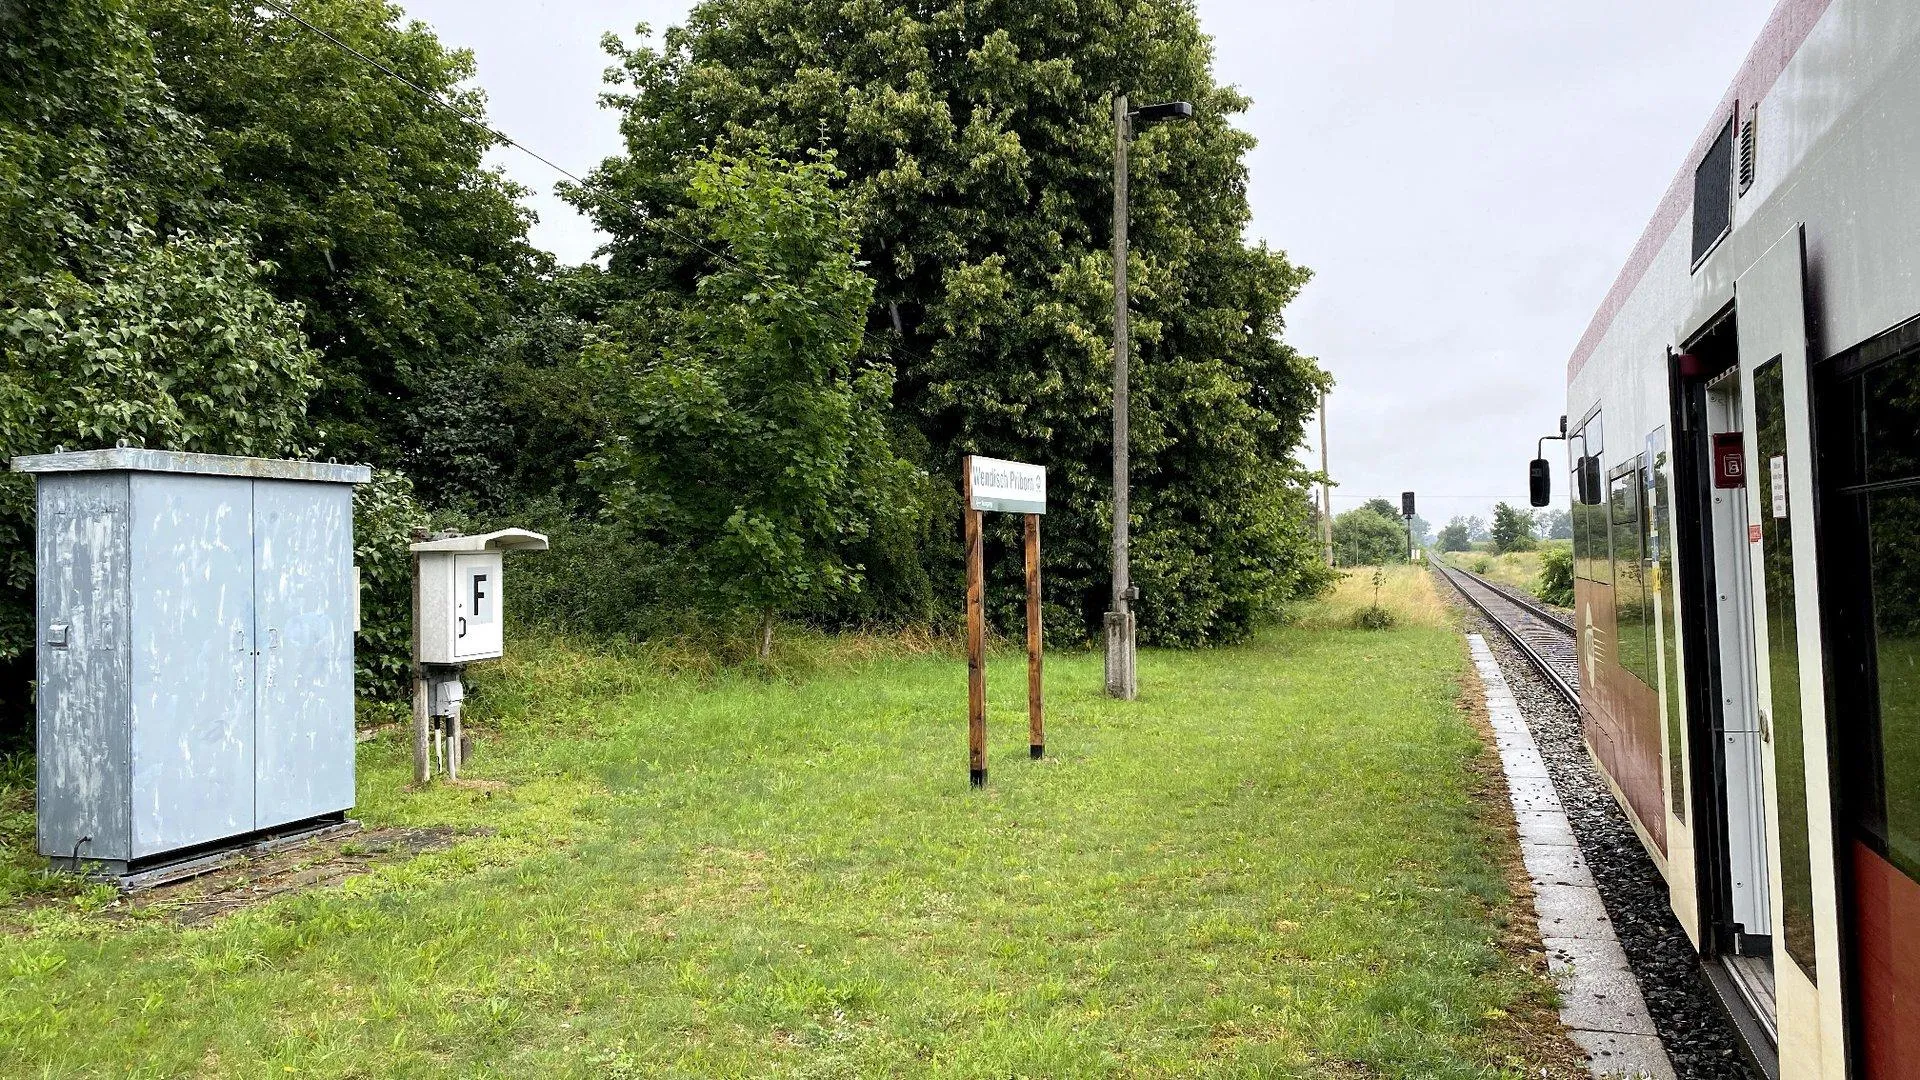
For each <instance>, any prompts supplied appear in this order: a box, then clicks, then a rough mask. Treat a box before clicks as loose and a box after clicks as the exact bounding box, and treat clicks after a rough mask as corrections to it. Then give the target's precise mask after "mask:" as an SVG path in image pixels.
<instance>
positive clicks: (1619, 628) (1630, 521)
mask: <svg viewBox="0 0 1920 1080" xmlns="http://www.w3.org/2000/svg"><path fill="white" fill-rule="evenodd" d="M1642 460H1643V459H1641V458H1638V457H1636V458H1634V459H1633V461H1631V462H1628V463H1627V465H1626V466H1625V467H1624V468H1622V469H1620V470H1619V471H1618V472H1617V473H1615V474H1614V477H1613V483H1612V486H1611V487H1610V488H1609V490H1608V494H1607V507H1606V509H1607V524H1608V525H1609V526H1610V527H1609V529H1608V530H1607V531H1608V534H1609V535H1610V536H1611V537H1612V540H1613V613H1614V614H1613V623H1614V641H1615V645H1614V649H1615V653H1616V655H1617V656H1618V657H1619V659H1620V666H1621V667H1622V668H1624V669H1626V670H1627V671H1628V672H1631V673H1632V674H1633V676H1634V678H1637V679H1639V680H1640V681H1641V682H1643V683H1646V684H1647V685H1648V686H1652V685H1653V674H1652V672H1653V651H1652V650H1651V649H1649V648H1648V647H1647V637H1648V634H1647V631H1648V629H1649V623H1650V622H1651V620H1649V619H1648V618H1647V614H1648V607H1647V588H1646V570H1645V563H1644V561H1643V560H1644V558H1645V551H1646V544H1645V541H1644V536H1645V532H1646V525H1645V523H1644V520H1643V515H1642V514H1641V513H1640V489H1641V486H1642V481H1641V479H1640V467H1641V466H1640V463H1641V461H1642Z"/></svg>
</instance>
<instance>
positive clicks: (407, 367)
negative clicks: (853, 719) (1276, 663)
mask: <svg viewBox="0 0 1920 1080" xmlns="http://www.w3.org/2000/svg"><path fill="white" fill-rule="evenodd" d="M292 6H293V7H294V8H295V10H297V11H298V12H299V13H300V14H301V15H302V16H303V17H305V18H306V19H308V20H310V21H311V22H313V23H314V24H316V25H318V26H321V27H324V28H326V29H327V30H328V31H329V32H331V33H333V34H335V35H337V36H338V37H339V38H340V39H341V40H342V41H343V42H344V43H345V44H347V45H348V46H351V47H352V48H353V49H355V50H358V51H359V52H362V53H364V54H366V55H367V56H369V57H372V58H374V59H376V60H377V61H378V62H379V63H381V64H383V65H385V66H387V67H389V68H391V69H392V70H393V71H394V72H396V73H398V74H399V75H400V76H402V77H404V78H405V79H406V80H407V81H409V82H411V83H413V84H415V85H417V86H419V87H422V88H424V89H426V90H427V91H429V92H431V93H433V94H435V95H438V96H440V97H441V98H443V99H444V100H445V101H447V102H450V103H452V104H453V105H454V106H455V107H456V108H457V109H458V110H459V112H458V113H457V112H455V111H452V110H449V109H444V108H439V107H435V106H434V105H432V104H431V103H429V102H428V101H426V100H425V99H423V98H422V97H421V96H420V94H419V93H418V92H416V91H415V90H413V89H411V88H410V87H408V86H406V85H404V84H402V83H401V82H399V81H397V80H396V79H394V78H392V77H390V76H388V75H386V74H385V73H383V72H381V71H378V70H376V69H375V68H373V67H370V66H368V65H367V64H365V63H363V62H361V61H360V60H358V59H356V58H354V57H352V56H350V55H348V54H346V53H345V52H343V51H341V50H340V49H338V48H336V47H335V46H333V45H332V44H331V43H329V42H328V41H326V40H325V39H324V38H322V37H320V36H318V35H317V34H315V33H313V32H311V31H310V30H308V29H306V28H304V27H302V26H301V25H299V24H298V23H297V22H295V21H294V20H291V19H288V18H286V17H284V16H282V15H279V14H277V13H275V12H274V11H272V10H271V9H269V8H267V7H263V6H260V5H256V4H253V3H250V2H241V0H216V2H213V3H207V2H204V0H0V40H4V41H6V42H7V43H8V44H7V48H8V50H9V62H8V63H7V64H6V65H4V66H0V161H4V162H6V163H8V164H7V166H6V167H5V168H0V456H5V457H12V456H14V455H17V454H25V453H42V452H47V451H51V450H53V449H54V448H55V447H57V446H66V447H68V448H82V447H92V446H111V445H114V444H115V442H117V441H119V440H127V441H128V442H129V443H131V444H135V445H143V446H149V447H158V448H170V449H180V450H193V451H205V452H214V453H238V454H256V455H265V456H300V457H314V458H328V457H332V458H338V459H340V460H346V461H355V462H364V463H367V464H370V465H372V466H374V468H375V471H376V480H375V482H374V483H373V484H371V485H368V486H367V487H365V488H363V489H362V490H361V491H360V493H359V494H358V496H357V497H356V525H357V536H356V545H357V547H358V549H359V550H358V551H357V557H358V559H359V561H360V562H361V564H362V566H363V569H364V570H365V571H366V578H367V581H368V590H369V591H368V595H367V597H366V608H367V617H366V620H365V626H366V628H365V629H364V630H363V633H362V639H361V642H360V654H361V656H360V663H361V681H362V684H363V688H364V689H366V690H369V691H373V692H390V691H393V690H394V689H396V688H398V687H399V686H400V685H401V683H402V680H403V677H404V672H405V665H406V655H405V651H406V643H407V640H408V634H407V630H406V619H407V611H406V606H407V584H406V583H407V574H408V573H409V570H408V561H407V558H406V554H405V541H406V540H407V538H408V537H409V536H410V535H411V534H412V533H413V532H414V531H415V530H417V529H419V528H423V527H426V526H427V525H429V524H432V525H435V526H457V527H466V528H481V527H491V526H493V525H498V524H508V523H511V524H515V525H524V526H528V527H532V528H538V529H542V530H543V531H547V532H549V533H551V534H553V536H554V539H555V549H554V551H552V552H550V553H549V554H548V555H544V556H542V557H541V558H539V559H527V560H521V561H520V563H519V564H517V565H516V568H515V575H516V582H518V583H519V584H518V585H517V587H516V598H517V599H518V600H519V601H520V608H519V615H520V616H521V617H525V618H531V619H536V620H542V621H546V622H549V623H552V624H554V625H559V626H564V627H566V628H569V629H573V630H578V631H584V632H591V633H600V634H609V635H616V636H627V637H645V636H648V635H651V634H659V633H667V632H674V631H675V630H677V629H681V628H684V627H686V626H688V625H690V624H692V623H695V622H698V623H700V624H703V625H710V626H723V627H724V626H743V627H744V626H751V627H755V628H763V629H764V630H766V631H770V630H771V628H772V625H773V620H776V619H793V620H802V621H806V622H809V623H812V624H815V625H819V626H822V627H827V628H839V627H856V626H876V625H902V624H910V623H939V622H941V621H942V620H948V619H951V617H952V616H953V615H954V613H955V612H957V611H958V609H959V600H960V595H961V589H960V581H961V573H962V570H961V564H960V550H959V544H958V541H957V536H958V529H959V510H960V506H959V491H958V468H959V460H960V458H961V457H962V456H964V455H966V454H971V453H980V454H990V455H993V456H998V457H1008V458H1015V459H1019V460H1027V461H1034V462H1038V463H1040V464H1044V465H1046V466H1048V468H1049V470H1050V475H1049V487H1050V489H1051V494H1052V498H1051V499H1050V504H1049V510H1050V514H1049V516H1048V518H1047V522H1046V553H1047V563H1046V576H1045V582H1046V597H1045V599H1046V605H1047V617H1048V622H1049V628H1050V630H1051V631H1052V632H1054V633H1055V634H1056V636H1058V637H1062V638H1066V639H1074V638H1081V637H1084V636H1086V635H1089V634H1091V633H1092V632H1093V631H1094V630H1095V629H1096V628H1097V627H1098V625H1099V619H1100V615H1101V613H1102V612H1103V611H1104V610H1105V607H1106V604H1107V599H1106V591H1107V536H1108V532H1109V529H1110V516H1109V515H1110V492H1109V489H1108V480H1107V477H1108V464H1107V463H1108V454H1109V451H1110V432H1109V428H1108V424H1109V412H1108V408H1109V393H1110V380H1111V364H1112V355H1111V348H1110V338H1109V326H1110V323H1109V320H1110V318H1111V303H1112V293H1111V284H1110V282H1111V277H1112V269H1113V268H1112V265H1111V258H1110V256H1109V254H1108V249H1109V244H1110V237H1111V220H1110V218H1111V199H1112V181H1111V172H1110V168H1111V164H1110V163H1111V148H1112V137H1113V136H1112V121H1111V113H1110V105H1109V102H1110V96H1111V94H1112V93H1113V92H1114V91H1115V90H1116V89H1124V90H1126V91H1128V92H1130V93H1133V94H1135V95H1136V97H1140V98H1164V99H1185V100H1190V101H1192V102H1193V103H1194V104H1195V107H1196V119H1195V121H1194V122H1192V123H1188V124H1183V125H1171V126H1166V127H1161V128H1155V129H1152V130H1150V131H1147V132H1144V133H1142V134H1141V136H1140V137H1139V138H1138V140H1137V141H1136V142H1135V144H1134V146H1133V151H1132V177H1133V184H1132V187H1133V211H1132V220H1131V228H1132V257H1131V263H1130V267H1129V274H1130V277H1131V279H1132V281H1133V282H1134V290H1133V318H1134V324H1133V325H1134V330H1133V334H1134V337H1133V346H1134V350H1135V357H1136V359H1135V364H1134V377H1133V379H1134V381H1133V442H1132V454H1133V484H1134V487H1133V514H1134V520H1133V535H1134V539H1133V559H1134V563H1133V567H1134V578H1135V580H1136V581H1137V582H1138V583H1139V584H1140V586H1141V589H1142V592H1143V594H1144V599H1143V601H1142V603H1141V605H1140V613H1141V633H1142V635H1143V638H1144V639H1145V640H1147V641H1149V642H1156V643H1164V644H1173V645H1201V644H1207V643H1212V642H1225V641H1233V640H1237V639H1239V638H1241V637H1244V636H1245V635H1246V634H1247V633H1248V632H1249V631H1250V629H1251V628H1252V627H1253V626H1254V625H1255V623H1256V622H1257V621H1258V620H1259V619H1260V618H1262V617H1264V616H1266V615H1268V614H1270V613H1272V612H1275V611H1276V610H1278V609H1279V608H1280V607H1281V606H1282V605H1284V604H1285V603H1286V602H1288V601H1290V600H1292V599H1295V598H1297V597H1300V596H1303V595H1306V594H1309V593H1311V592H1313V591H1315V590H1316V589H1318V588H1320V587H1321V586H1322V585H1323V583H1324V581H1325V571H1324V569H1323V568H1322V567H1320V565H1319V559H1318V551H1317V544H1316V541H1315V539H1314V537H1313V535H1312V532H1311V529H1310V503H1309V498H1308V495H1307V483H1308V481H1309V480H1311V479H1312V478H1313V477H1312V474H1310V473H1308V472H1307V471H1306V470H1305V469H1304V467H1303V466H1301V465H1299V464H1298V463H1297V462H1296V461H1295V460H1294V458H1293V453H1292V451H1293V449H1294V448H1295V447H1296V446H1297V445H1298V444H1299V443H1300V441H1301V438H1302V433H1303V431H1302V429H1303V424H1304V421H1305V420H1306V418H1307V417H1308V416H1309V415H1310V413H1311V411H1312V409H1313V408H1314V406H1315V402H1316V398H1317V396H1318V394H1319V393H1321V392H1322V391H1323V390H1325V389H1326V388H1327V387H1328V386H1329V385H1330V380H1329V379H1328V377H1327V376H1326V374H1325V373H1324V372H1323V371H1321V370H1320V368H1319V366H1318V364H1317V363H1316V362H1315V361H1314V360H1313V359H1312V358H1311V357H1307V356H1303V355H1301V354H1300V353H1299V352H1298V351H1296V350H1295V349H1293V348H1292V347H1291V346H1289V345H1288V344H1286V342H1285V339H1284V330H1285V321H1284V311H1285V308H1286V307H1287V305H1288V304H1289V303H1290V302H1291V301H1292V300H1293V299H1294V297H1295V296H1296V295H1297V294H1298V292H1299V290H1300V288H1301V287H1302V286H1303V285H1304V284H1305V282H1306V280H1307V277H1308V273H1307V271H1306V270H1305V269H1304V268H1301V267H1298V266H1296V265H1295V264H1293V263H1292V262H1290V261H1289V260H1288V259H1287V257H1286V256H1285V255H1284V253H1282V252H1279V251H1276V250H1272V249H1270V248H1268V247H1266V246H1265V245H1264V244H1258V243H1252V244H1250V243H1248V242H1247V241H1246V240H1245V239H1244V238H1243V235H1244V230H1245V228H1246V225H1247V222H1248V220H1249V216H1250V214H1249V208H1248V203H1247V198H1246V181H1247V171H1246V164H1245V158H1246V154H1247V152H1248V151H1249V150H1250V149H1251V147H1252V145H1253V143H1252V139H1251V138H1250V137H1249V136H1248V135H1247V134H1246V133H1245V132H1243V131H1241V130H1239V129H1238V128H1236V127H1234V126H1233V123H1232V121H1233V118H1234V117H1235V116H1236V115H1238V114H1239V113H1242V112H1244V111H1245V110H1246V109H1247V108H1248V107H1249V105H1250V102H1249V101H1248V100H1247V99H1246V98H1245V97H1244V96H1242V95H1240V94H1239V93H1238V92H1237V91H1235V90H1232V89H1231V88H1227V87H1222V86H1219V85H1217V84H1216V83H1215V82H1214V80H1213V76H1212V72H1211V43H1210V41H1209V40H1208V38H1207V36H1206V35H1205V34H1204V33H1203V32H1202V31H1201V29H1200V26H1199V23H1198V19H1197V16H1196V15H1195V13H1194V11H1193V9H1192V6H1191V4H1189V3H1186V2H1183V0H1104V2H1103V0H1091V2H1087V0H1073V2H1069V0H1038V2H1035V3H1032V4H1024V5H1003V6H999V7H995V8H991V9H988V8H985V7H958V6H955V7H949V8H941V9H938V10H932V11H928V12H926V13H919V12H917V11H910V10H907V9H904V8H888V9H883V8H879V7H871V6H865V7H863V6H853V7H846V6H834V5H817V4H808V3H804V2H801V0H704V2H702V3H699V4H697V5H696V6H695V7H694V8H693V10H692V12H691V13H690V14H689V16H688V18H687V21H686V23H685V25H683V26H679V27H674V28H672V29H670V30H668V31H667V32H666V34H665V35H664V37H663V39H662V40H661V43H660V44H659V45H658V46H657V47H651V46H631V45H628V44H626V43H624V41H623V39H621V38H619V37H617V36H614V35H609V36H608V37H607V39H606V41H605V44H606V46H607V48H608V51H609V53H610V56H611V60H612V63H613V68H612V70H611V72H610V78H611V79H612V80H614V81H613V84H612V86H611V88H610V90H609V92H608V93H607V94H606V95H605V96H604V99H603V100H604V103H605V104H606V105H607V106H608V107H610V108H613V109H615V110H616V111H618V112H619V113H620V115H621V120H622V132H623V135H624V138H625V149H624V152H623V153H622V154H620V155H619V156H616V157H614V158H610V159H608V160H607V161H605V162H603V163H601V164H600V165H599V167H598V168H596V169H594V170H593V171H592V172H591V174H590V175H589V176H588V177H587V179H586V182H585V183H583V184H575V185H568V186H567V187H566V188H565V190H564V194H565V196H566V197H567V198H568V199H569V200H571V201H572V202H573V203H574V205H576V206H577V207H579V208H580V209H581V210H582V211H583V212H584V213H586V214H587V215H588V216H589V217H590V218H591V219H592V220H593V221H594V223H595V224H596V225H598V226H599V227H600V228H601V229H602V230H603V231H604V232H605V233H606V235H607V236H608V238H609V240H608V243H607V246H606V248H605V251H604V253H603V254H604V260H603V262H593V263H588V264H584V265H578V266H566V265H560V264H558V263H557V262H556V261H555V260H554V259H553V258H552V257H551V256H549V255H547V254H546V253H544V252H542V251H540V250H538V249H536V248H535V247H533V246H532V245H531V244H530V243H529V241H528V238H527V235H528V234H527V230H528V227H529V225H530V223H531V220H532V218H531V214H530V212H529V211H528V210H527V209H526V207H525V205H524V203H523V200H522V197H523V196H524V195H525V194H526V192H525V191H524V190H522V189H521V188H519V187H517V186H516V185H515V184H513V183H512V182H511V181H509V180H507V179H506V178H505V177H504V176H503V175H501V174H500V173H499V172H498V171H497V170H495V169H491V168H488V167H487V166H486V165H485V164H484V159H485V155H486V154H487V153H488V152H489V151H490V150H492V149H494V148H495V147H497V146H499V145H500V136H499V135H498V134H497V133H496V132H494V131H493V130H492V129H490V128H489V127H487V126H486V125H485V124H484V122H476V120H475V119H474V118H480V119H481V120H482V121H483V118H484V116H485V98H484V95H483V94H482V93H481V92H480V91H479V90H477V89H475V88H474V87H473V80H474V76H475V69H474V64H473V59H472V57H471V55H470V54H469V53H467V52H465V51H463V50H459V49H453V48H449V47H447V46H446V45H445V44H444V43H442V42H441V41H440V40H439V39H438V38H437V37H436V36H435V35H434V33H433V32H432V30H431V29H430V28H428V27H426V26H425V25H423V24H420V23H418V22H412V21H408V20H407V19H406V18H405V17H404V15H403V13H402V12H401V10H400V9H399V8H398V7H397V6H395V5H393V4H389V3H383V2H380V0H296V2H295V3H293V5H292ZM638 36H639V38H640V39H642V40H644V39H645V38H646V37H647V34H646V32H645V28H641V29H640V32H639V34H638ZM461 113H464V114H465V115H464V116H463V115H460V114H461ZM31 501H32V500H31V484H30V483H29V482H28V481H27V479H26V478H24V477H20V476H15V475H11V474H7V475H0V545H4V562H3V563H0V663H4V664H7V665H9V667H8V669H7V672H8V673H7V674H5V676H4V678H0V703H4V705H5V706H6V707H7V708H8V709H9V710H10V711H14V712H16V713H18V712H20V711H23V710H24V707H25V701H26V694H27V684H26V680H27V679H29V678H30V674H31V673H30V664H29V663H28V659H29V657H30V650H31V647H32V619H33V613H32V585H33V580H32V574H33V566H32V559H33V554H32V543H31V537H32V535H33V522H32V505H31ZM988 540H989V557H990V565H991V567H992V571H991V573H992V575H993V577H994V579H995V583H996V584H998V585H1003V586H1005V587H1004V588H999V589H997V590H994V591H993V592H991V593H990V595H996V594H997V596H998V597H999V599H997V600H996V601H995V603H996V605H997V606H995V607H994V608H992V609H991V610H990V615H991V616H997V617H1001V618H1007V619H1011V618H1015V617H1016V614H1015V612H1014V607H1015V605H1016V603H1017V592H1018V590H1017V589H1016V588H1014V585H1015V583H1016V581H1017V578H1018V574H1019V568H1018V565H1017V559H1012V558H1003V557H1000V556H1002V555H1005V554H1007V553H1009V552H1012V551H1015V550H1017V545H1018V539H1017V533H1016V531H1015V528H1014V524H1013V523H1011V522H1007V521H994V522H992V523H991V527H990V529H989V532H988Z"/></svg>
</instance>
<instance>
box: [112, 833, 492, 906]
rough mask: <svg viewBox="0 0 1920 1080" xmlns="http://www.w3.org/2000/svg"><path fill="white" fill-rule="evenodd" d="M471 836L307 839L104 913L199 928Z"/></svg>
mask: <svg viewBox="0 0 1920 1080" xmlns="http://www.w3.org/2000/svg"><path fill="white" fill-rule="evenodd" d="M468 835H473V833H472V831H471V830H460V829H454V828H449V827H446V826H434V827H430V828H418V829H399V828H388V829H367V830H362V831H359V832H352V833H346V834H343V835H339V836H329V837H324V838H321V839H315V840H308V841H306V842H305V843H300V844H293V845H291V846H288V847H284V848H279V849H277V850H274V851H270V852H265V853H262V854H259V855H253V856H247V857H244V858H239V859H236V860H234V861H233V862H231V863H228V864H227V865H225V866H222V867H221V868H220V869H218V870H214V871H211V872H209V873H206V874H202V875H200V876H199V877H195V878H189V879H187V880H185V881H180V882H175V883H174V884H171V885H162V886H158V887H156V888H152V889H146V890H143V891H141V892H136V893H130V894H128V895H126V896H123V897H121V898H120V899H119V900H116V901H114V902H113V903H112V904H110V905H109V906H108V907H107V909H106V911H105V914H108V915H110V916H111V915H113V914H120V915H124V916H131V915H133V914H134V913H136V912H137V913H140V914H141V915H143V916H146V917H149V918H151V917H152V916H154V915H161V916H164V917H165V918H167V919H168V920H169V921H171V922H173V923H175V924H177V925H180V926H199V925H201V924H203V923H207V922H210V921H212V920H214V919H217V918H220V917H221V916H223V915H228V914H231V913H232V912H235V911H239V910H241V909H243V908H246V907H249V906H251V905H254V904H258V903H262V902H264V901H267V900H272V899H273V898H275V897H278V896H286V895H289V894H291V893H299V892H305V891H307V890H309V889H324V888H327V887H329V886H332V885H338V884H339V883H340V882H342V881H345V880H346V879H347V878H350V877H352V876H353V875H355V874H363V873H366V872H367V871H368V870H369V869H371V868H373V867H375V866H378V865H380V864H382V863H392V862H400V861H402V860H405V859H410V858H412V857H414V856H416V855H421V854H424V853H426V852H429V851H442V850H445V849H446V848H449V847H452V846H453V845H454V843H455V842H456V841H458V840H459V839H461V837H463V836H468Z"/></svg>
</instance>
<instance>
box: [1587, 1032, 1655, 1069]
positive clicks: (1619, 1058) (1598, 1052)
mask: <svg viewBox="0 0 1920 1080" xmlns="http://www.w3.org/2000/svg"><path fill="white" fill-rule="evenodd" d="M1572 1034H1573V1041H1574V1043H1575V1045H1577V1046H1579V1047H1580V1049H1582V1050H1585V1051H1586V1052H1587V1054H1588V1056H1589V1057H1591V1058H1592V1059H1593V1061H1592V1067H1593V1075H1595V1076H1602V1077H1609V1078H1611V1077H1623V1078H1625V1077H1630V1078H1633V1080H1674V1073H1673V1064H1672V1063H1671V1062H1670V1061H1669V1060H1668V1059H1667V1048H1666V1047H1665V1046H1663V1045H1661V1043H1660V1040H1659V1039H1657V1038H1655V1037H1653V1036H1652V1035H1622V1034H1620V1033H1618V1032H1613V1031H1575V1032H1573V1033H1572Z"/></svg>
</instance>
